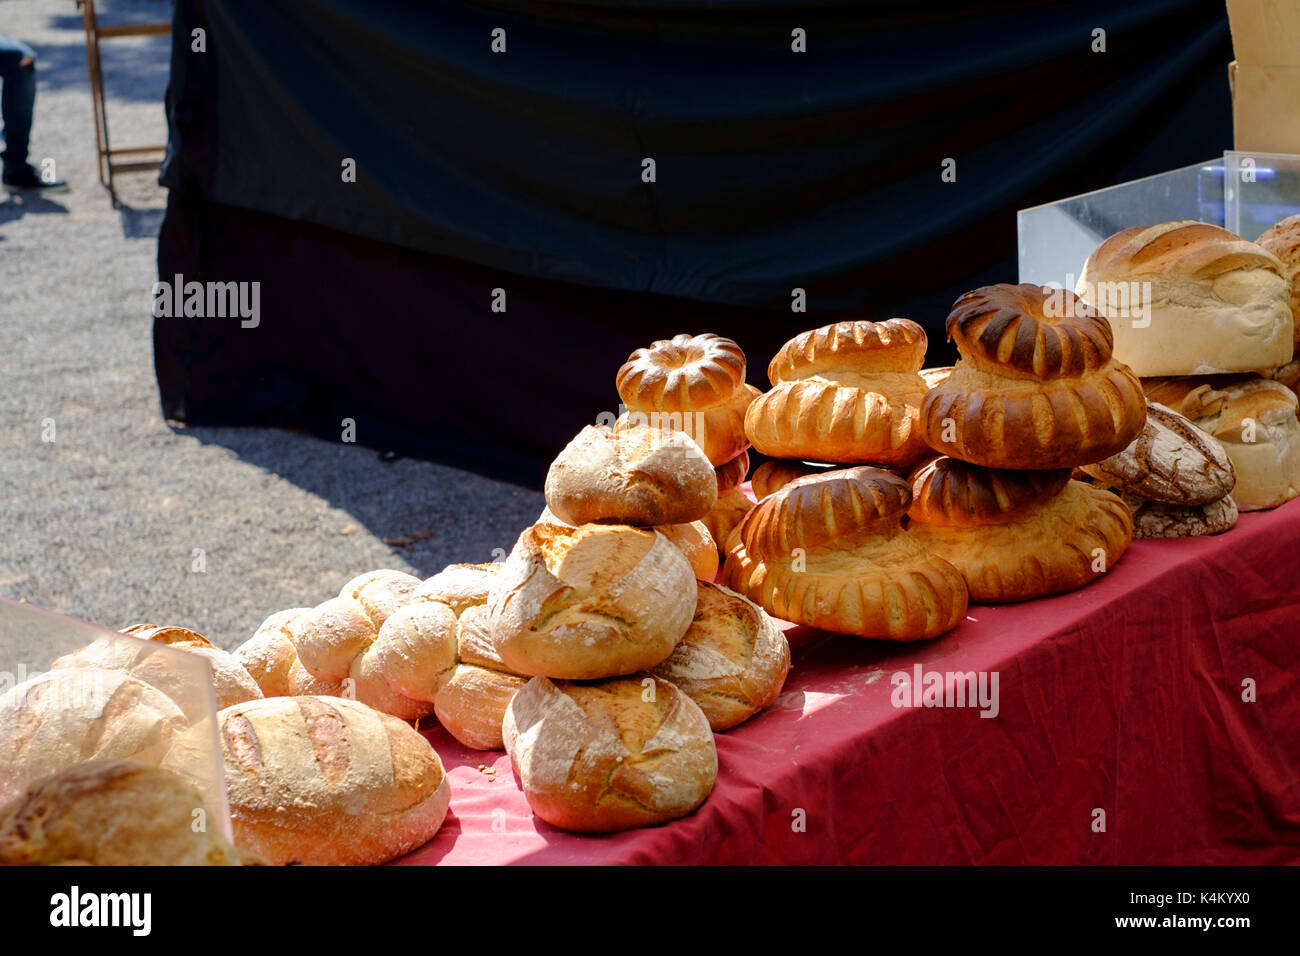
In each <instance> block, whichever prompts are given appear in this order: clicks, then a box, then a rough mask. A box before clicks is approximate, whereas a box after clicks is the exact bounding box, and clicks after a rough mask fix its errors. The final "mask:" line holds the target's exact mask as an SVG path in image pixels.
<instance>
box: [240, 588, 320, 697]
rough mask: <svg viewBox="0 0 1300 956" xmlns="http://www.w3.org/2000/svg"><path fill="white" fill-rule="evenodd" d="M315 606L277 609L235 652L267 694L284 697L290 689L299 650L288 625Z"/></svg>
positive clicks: (264, 693) (263, 693) (263, 692)
mask: <svg viewBox="0 0 1300 956" xmlns="http://www.w3.org/2000/svg"><path fill="white" fill-rule="evenodd" d="M310 610H311V608H307V607H295V608H290V609H289V610H287V611H277V612H276V613H274V614H272V615H271V616H270V617H268V618H267V619H266V620H265V621H263V622H262V623H261V624H260V625H259V626H258V628H257V630H256V631H254V632H253V636H252V637H250V638H249V639H248V640H246V641H244V643H243V644H240V645H239V646H238V647H237V648H235V650H234V651H233V652H232V653H233V654H234V655H235V659H236V660H237V661H239V663H241V664H243V665H244V670H246V671H248V675H249V676H250V677H251V678H253V680H254V681H256V682H257V686H258V687H259V688H260V689H261V691H262V696H263V697H284V696H285V695H287V694H288V693H289V692H290V691H289V672H290V671H291V670H292V669H293V665H294V663H295V662H296V661H297V660H298V651H297V649H296V648H295V647H294V646H293V640H292V639H291V638H290V637H289V631H288V628H287V625H288V623H289V622H290V621H292V620H293V619H294V618H295V617H297V616H298V615H299V614H305V613H306V612H307V611H310Z"/></svg>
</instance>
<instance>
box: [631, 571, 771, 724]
mask: <svg viewBox="0 0 1300 956" xmlns="http://www.w3.org/2000/svg"><path fill="white" fill-rule="evenodd" d="M698 587H699V602H698V604H697V606H696V608H695V619H694V620H693V621H692V622H691V626H690V628H689V629H687V631H686V636H685V637H683V638H682V639H681V641H680V642H679V643H678V644H677V646H676V647H675V648H674V649H673V652H672V653H671V654H669V655H668V657H667V659H666V660H664V661H663V662H662V663H660V664H657V665H655V666H654V667H653V668H651V670H650V673H651V674H653V675H654V676H655V677H660V678H662V679H664V680H666V681H669V682H670V683H672V684H673V685H674V686H676V687H677V688H678V689H679V690H681V691H682V692H683V693H684V694H686V695H687V696H688V697H690V699H691V700H693V701H695V703H697V704H698V705H699V706H700V710H702V711H704V716H705V717H707V718H708V720H709V726H710V727H711V728H713V730H714V732H717V731H722V730H728V729H730V728H732V727H734V726H736V725H737V724H739V723H741V722H743V721H745V720H747V719H749V718H750V717H752V716H753V715H754V714H756V713H758V712H759V711H760V710H762V709H763V708H765V707H768V706H770V705H771V703H772V702H773V701H774V700H776V698H777V697H778V696H779V695H780V693H781V688H782V687H783V686H784V685H785V678H786V675H787V674H788V673H789V671H790V645H789V643H788V642H787V641H786V639H785V635H784V634H783V633H781V628H780V627H778V626H777V623H776V621H775V620H774V619H773V618H771V617H770V616H769V615H768V613H767V612H766V611H764V610H763V609H762V608H761V607H759V606H758V605H757V604H755V603H754V602H753V601H751V600H749V598H747V597H743V596H742V595H739V594H737V593H736V592H735V591H732V590H731V589H730V588H724V587H722V586H721V585H719V584H710V583H706V582H704V581H700V582H698Z"/></svg>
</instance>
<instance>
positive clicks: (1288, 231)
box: [1255, 216, 1300, 358]
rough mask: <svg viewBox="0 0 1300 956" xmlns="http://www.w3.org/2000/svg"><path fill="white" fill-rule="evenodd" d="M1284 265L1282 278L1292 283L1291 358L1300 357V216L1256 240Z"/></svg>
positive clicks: (1290, 218) (1290, 301) (1274, 227)
mask: <svg viewBox="0 0 1300 956" xmlns="http://www.w3.org/2000/svg"><path fill="white" fill-rule="evenodd" d="M1255 244H1256V245H1258V246H1259V247H1260V248H1261V249H1263V250H1264V251H1265V252H1269V253H1271V254H1272V255H1274V256H1276V257H1277V260H1278V261H1279V262H1281V263H1282V276H1283V278H1285V279H1287V280H1288V281H1289V282H1290V283H1291V298H1290V300H1289V305H1290V307H1291V325H1292V335H1293V337H1292V340H1291V357H1292V358H1295V357H1297V356H1298V355H1300V216H1287V217H1286V218H1285V219H1283V220H1282V221H1281V222H1278V223H1276V224H1274V225H1273V226H1271V227H1270V228H1268V229H1266V230H1264V234H1263V235H1262V236H1260V237H1259V238H1258V239H1256V240H1255Z"/></svg>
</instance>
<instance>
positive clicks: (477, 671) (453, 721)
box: [434, 605, 528, 750]
mask: <svg viewBox="0 0 1300 956" xmlns="http://www.w3.org/2000/svg"><path fill="white" fill-rule="evenodd" d="M456 642H457V647H458V650H459V653H458V656H459V659H460V662H459V663H458V664H457V665H456V667H455V668H454V669H453V670H452V672H451V675H450V676H449V677H448V679H447V681H446V683H444V684H443V685H442V687H441V688H439V690H438V695H437V697H435V698H434V709H435V711H436V713H437V715H438V722H439V723H440V724H442V726H443V727H445V728H446V729H447V732H448V733H450V734H451V735H452V736H453V737H455V738H456V739H457V740H459V741H460V742H461V743H462V744H464V745H465V746H466V747H471V748H473V749H475V750H501V749H503V748H504V747H505V744H504V742H503V741H502V739H501V721H502V720H503V719H504V718H505V714H506V708H507V707H509V706H510V699H511V698H512V697H514V696H515V692H516V691H518V690H519V689H520V688H521V687H523V686H524V685H525V684H526V683H528V678H527V677H523V676H521V675H519V674H515V673H512V672H511V671H510V669H509V668H507V667H506V665H505V662H504V661H502V660H501V657H500V655H498V654H497V652H496V647H495V645H494V643H493V641H492V633H491V630H490V628H489V617H488V612H487V607H486V606H482V605H480V606H478V607H472V608H468V609H466V611H465V612H464V613H463V614H461V616H460V618H459V620H458V621H457V627H456Z"/></svg>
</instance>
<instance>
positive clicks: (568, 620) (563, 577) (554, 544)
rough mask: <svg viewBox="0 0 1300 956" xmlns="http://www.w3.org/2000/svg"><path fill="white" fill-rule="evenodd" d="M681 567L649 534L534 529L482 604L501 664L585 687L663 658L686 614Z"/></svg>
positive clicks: (684, 567)
mask: <svg viewBox="0 0 1300 956" xmlns="http://www.w3.org/2000/svg"><path fill="white" fill-rule="evenodd" d="M695 600H696V591H695V575H694V573H693V572H692V570H691V565H690V563H689V562H688V561H687V560H686V557H685V556H684V555H683V554H682V553H681V551H679V550H678V549H677V548H675V547H673V545H672V544H670V543H669V541H668V539H667V538H665V537H664V536H663V535H662V534H660V533H659V532H657V531H654V530H646V529H641V528H633V527H630V526H628V525H583V526H581V527H578V528H570V527H566V526H563V525H553V524H539V525H533V526H532V527H531V528H528V529H527V530H525V531H524V532H523V534H521V535H520V536H519V540H518V541H517V542H516V543H515V546H514V549H513V550H512V551H511V552H510V556H509V557H508V558H506V561H505V566H504V567H503V568H502V569H501V572H500V575H499V576H498V578H497V581H496V583H495V585H494V586H493V588H492V593H491V595H490V596H489V598H488V608H489V612H490V624H489V627H490V628H491V631H492V636H493V640H494V642H495V646H496V651H497V653H498V654H499V655H500V657H501V660H502V661H503V662H504V663H505V664H506V666H507V667H508V668H509V669H510V670H512V671H515V672H516V673H519V674H526V675H529V676H537V675H543V676H546V677H557V678H565V679H570V680H591V679H596V678H601V677H613V676H616V675H618V674H630V673H632V672H633V671H636V670H641V669H644V668H646V667H653V666H654V665H655V664H658V663H659V662H660V661H661V660H663V659H664V658H665V657H667V656H668V655H669V654H670V653H671V652H672V649H673V648H674V647H675V646H676V645H677V642H678V641H679V640H681V638H682V635H683V634H685V633H686V628H687V627H689V626H690V623H691V618H692V617H693V616H694V614H695Z"/></svg>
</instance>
